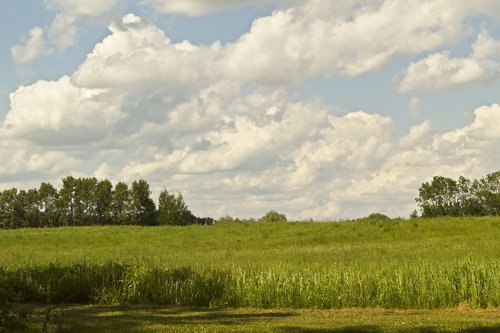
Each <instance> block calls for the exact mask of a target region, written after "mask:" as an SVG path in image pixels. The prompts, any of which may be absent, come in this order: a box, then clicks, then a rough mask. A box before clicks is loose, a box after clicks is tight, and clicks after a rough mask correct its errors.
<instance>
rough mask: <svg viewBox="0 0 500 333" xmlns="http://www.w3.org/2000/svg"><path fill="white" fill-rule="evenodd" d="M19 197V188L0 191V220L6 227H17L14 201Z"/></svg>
mask: <svg viewBox="0 0 500 333" xmlns="http://www.w3.org/2000/svg"><path fill="white" fill-rule="evenodd" d="M16 197H17V189H16V188H11V189H9V190H4V191H2V192H1V193H0V222H1V223H2V226H3V228H4V229H6V228H15V225H16V219H15V213H14V202H15V200H16Z"/></svg>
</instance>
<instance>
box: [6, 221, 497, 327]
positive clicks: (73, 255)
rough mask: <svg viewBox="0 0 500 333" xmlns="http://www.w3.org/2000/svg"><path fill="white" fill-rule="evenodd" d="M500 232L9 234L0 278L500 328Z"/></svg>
mask: <svg viewBox="0 0 500 333" xmlns="http://www.w3.org/2000/svg"><path fill="white" fill-rule="evenodd" d="M499 236H500V218H493V217H485V218H436V219H411V220H399V219H395V220H376V219H374V220H360V221H355V222H335V223H310V222H308V223H305V222H301V223H243V224H236V223H235V224H219V225H214V226H189V227H81V228H56V229H18V230H2V231H0V248H1V252H0V263H1V265H0V279H2V283H3V284H4V285H9V286H11V287H12V288H13V289H15V290H16V291H18V292H19V295H20V300H21V301H22V302H24V303H35V304H61V303H64V304H68V303H76V304H97V305H101V306H111V305H112V306H117V305H121V306H122V305H128V306H151V305H154V306H159V307H168V308H179V307H180V308H192V307H196V308H199V307H201V308H204V309H238V308H239V309H245V308H246V309H255V308H258V309H266V308H267V309H296V310H294V311H299V312H296V313H299V314H301V315H302V316H305V317H304V318H305V319H304V318H303V319H301V320H300V321H304V320H305V321H307V318H309V317H308V315H309V312H307V313H305V314H304V312H300V311H304V310H299V309H318V311H319V309H367V311H368V309H387V310H389V309H392V310H394V311H401V310H406V311H408V310H415V311H428V310H434V311H437V309H440V310H439V311H445V310H446V309H453V308H459V307H463V306H465V307H466V308H469V307H470V308H471V309H477V310H475V311H480V310H479V309H485V310H484V311H490V314H493V315H491V316H489V318H490V319H491V320H493V322H494V323H496V324H495V325H496V326H495V327H496V328H498V327H499V326H498V325H500V319H499V318H498V307H499V306H500V242H499V239H500V237H499ZM136 311H139V310H136ZM221 311H222V310H221ZM224 311H225V312H224V313H226V312H227V311H228V310H224ZM249 311H250V310H249ZM252 311H253V310H252ZM324 311H330V310H324ZM370 311H372V310H370ZM104 312H105V313H107V312H106V311H104ZM111 312H112V311H111ZM139 312H140V311H139ZM188 312H189V311H188ZM431 312H432V313H434V312H433V311H431ZM69 313H71V311H69ZM325 313H328V312H325ZM471 313H472V312H471ZM483 314H484V313H483ZM481 315H482V314H481V312H480V313H479V314H478V316H479V317H481ZM104 316H105V314H104ZM70 317H71V316H69V317H67V318H70ZM153 317H154V316H153ZM153 317H152V318H153ZM431 317H432V316H431ZM294 318H295V317H294ZM297 318H298V317H297ZM495 318H496V319H495ZM94 319H96V318H94ZM97 319H98V318H97ZM97 319H96V320H97ZM287 320H288V319H287ZM285 321H286V320H285ZM90 322H91V321H90ZM289 324H290V325H291V326H290V327H295V326H294V325H295V324H297V323H295V324H294V323H293V322H290V323H289ZM365 324H367V323H365ZM367 327H368V326H367ZM382 327H383V326H382ZM443 327H444V326H443ZM450 327H451V326H450ZM457 327H458V328H456V330H455V328H450V330H448V331H450V332H454V331H459V329H465V328H467V327H469V326H457ZM488 327H492V326H491V325H490V326H488ZM240 329H241V330H239V331H245V330H244V329H243V328H242V327H240ZM153 331H154V330H153ZM160 331H161V330H158V332H160ZM249 331H251V330H249ZM256 331H258V330H257V329H256ZM290 331H291V332H294V331H297V332H326V331H324V330H320V329H318V330H313V329H312V328H311V330H303V331H301V330H293V329H292V330H290ZM340 331H341V330H339V332H340ZM372 331H376V330H372ZM382 331H386V329H383V330H382ZM442 331H443V332H444V331H446V330H442ZM148 332H149V331H148ZM370 332H371V331H370ZM464 332H465V331H464ZM492 332H493V331H492Z"/></svg>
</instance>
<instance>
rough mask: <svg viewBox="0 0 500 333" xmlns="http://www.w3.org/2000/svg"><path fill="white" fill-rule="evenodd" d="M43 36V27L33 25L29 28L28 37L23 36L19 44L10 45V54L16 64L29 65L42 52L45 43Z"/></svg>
mask: <svg viewBox="0 0 500 333" xmlns="http://www.w3.org/2000/svg"><path fill="white" fill-rule="evenodd" d="M43 36H44V31H43V29H42V28H40V27H34V28H32V29H31V30H30V33H29V37H25V38H23V41H22V42H21V43H20V44H17V45H15V46H13V47H11V49H10V54H11V55H12V58H13V60H14V62H15V63H16V64H17V65H18V66H20V67H23V66H26V65H29V64H30V63H31V62H32V61H33V60H35V59H36V58H38V57H39V56H40V55H41V54H42V53H43V52H44V50H45V44H44V39H43Z"/></svg>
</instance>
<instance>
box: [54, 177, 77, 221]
mask: <svg viewBox="0 0 500 333" xmlns="http://www.w3.org/2000/svg"><path fill="white" fill-rule="evenodd" d="M75 191H76V179H75V178H74V177H72V176H68V177H66V178H63V179H62V187H61V189H60V190H59V200H58V201H57V208H58V210H59V216H60V219H61V224H62V225H65V226H70V225H71V226H72V225H75V194H76V193H75Z"/></svg>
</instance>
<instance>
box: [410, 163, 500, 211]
mask: <svg viewBox="0 0 500 333" xmlns="http://www.w3.org/2000/svg"><path fill="white" fill-rule="evenodd" d="M416 200H417V202H418V205H419V207H420V210H421V215H422V216H423V217H436V216H499V215H500V171H497V172H494V173H491V174H489V175H486V176H485V177H483V178H481V179H479V180H478V179H474V180H473V181H471V180H469V179H467V178H465V177H463V176H460V177H459V178H458V180H454V179H451V178H447V177H442V176H435V177H434V178H433V179H432V181H431V182H430V183H427V182H426V183H423V184H422V186H421V187H420V188H419V197H418V198H417V199H416ZM416 214H417V213H416V212H414V213H412V216H414V215H416Z"/></svg>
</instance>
